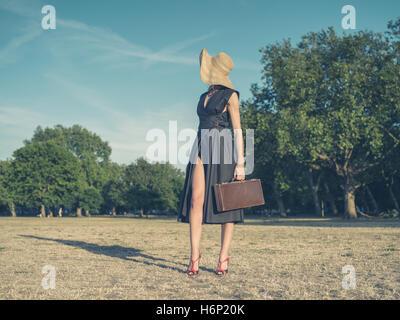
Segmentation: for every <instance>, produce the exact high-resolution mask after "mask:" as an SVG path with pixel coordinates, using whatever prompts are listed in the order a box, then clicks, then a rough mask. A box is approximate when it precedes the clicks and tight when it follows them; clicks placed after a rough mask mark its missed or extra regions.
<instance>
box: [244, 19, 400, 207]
mask: <svg viewBox="0 0 400 320" xmlns="http://www.w3.org/2000/svg"><path fill="white" fill-rule="evenodd" d="M399 25H400V19H399V20H398V21H397V22H391V23H390V24H389V29H390V30H391V31H392V33H390V32H389V34H391V36H387V37H384V36H383V35H382V34H380V33H373V32H364V31H360V32H358V33H355V34H350V35H344V36H342V37H339V36H338V35H337V34H336V33H335V32H334V30H333V28H329V29H328V30H322V31H321V32H317V33H315V32H311V33H309V34H307V35H305V36H303V37H302V39H301V41H300V43H298V45H297V46H295V47H294V46H292V44H291V42H290V40H283V41H282V43H276V44H271V45H268V46H266V47H265V48H262V49H261V50H260V51H261V52H262V55H263V56H262V60H261V62H262V64H263V77H262V80H263V83H262V84H261V86H259V85H253V86H252V92H253V98H252V99H251V100H249V101H248V102H246V103H245V104H244V106H243V119H244V121H245V123H246V125H248V126H249V127H253V128H256V132H255V134H256V136H257V137H256V139H255V144H256V146H255V154H256V163H258V165H259V166H261V168H259V172H260V171H262V174H263V176H264V177H265V178H266V179H267V180H268V181H270V183H271V184H275V185H276V186H277V188H278V191H279V193H281V194H282V193H285V192H287V191H289V190H292V188H293V187H295V186H296V185H297V190H299V187H300V185H301V181H302V179H298V178H299V177H300V176H301V173H300V172H301V171H304V170H307V169H306V168H307V167H310V168H313V169H316V170H320V171H323V170H332V169H333V170H334V172H335V173H336V174H337V175H338V176H339V177H341V184H342V185H343V186H344V191H345V193H346V194H347V195H349V194H354V192H355V190H357V188H358V187H360V186H361V185H363V184H365V181H366V179H365V178H364V177H365V176H366V175H368V174H371V169H372V168H374V167H377V166H379V165H383V163H384V161H385V160H387V158H388V157H389V155H390V154H391V153H393V151H394V150H396V149H398V145H399V139H400V130H399V124H400V86H398V84H399V83H400V64H399V61H400V60H399V50H398V40H399ZM396 41H397V42H396ZM256 165H257V164H256ZM396 167H397V168H398V164H397V163H396ZM390 171H391V173H394V172H396V171H395V170H390ZM258 174H260V173H258ZM375 178H376V175H375ZM296 180H297V182H295V181H296ZM303 182H304V181H303ZM350 198H351V197H350ZM349 201H351V200H349ZM348 209H349V210H350V207H348V208H345V210H348Z"/></svg>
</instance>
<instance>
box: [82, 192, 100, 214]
mask: <svg viewBox="0 0 400 320" xmlns="http://www.w3.org/2000/svg"><path fill="white" fill-rule="evenodd" d="M102 202H103V198H102V196H101V193H100V192H99V191H98V190H97V189H96V188H95V187H87V188H86V189H85V190H83V193H82V195H81V196H80V200H79V207H81V208H83V209H84V210H85V211H90V212H92V211H93V212H97V211H98V210H99V209H100V206H101V204H102Z"/></svg>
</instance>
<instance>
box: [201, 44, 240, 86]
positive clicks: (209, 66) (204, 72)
mask: <svg viewBox="0 0 400 320" xmlns="http://www.w3.org/2000/svg"><path fill="white" fill-rule="evenodd" d="M232 69H233V61H232V59H231V57H230V56H228V55H227V54H226V53H225V52H220V53H218V54H216V55H215V56H214V57H211V56H210V54H209V53H208V52H207V50H206V48H203V50H201V53H200V78H201V80H203V82H205V83H207V84H220V85H223V86H225V87H228V88H231V89H233V90H235V88H234V87H233V84H232V82H231V80H230V79H229V77H228V74H229V72H231V70H232Z"/></svg>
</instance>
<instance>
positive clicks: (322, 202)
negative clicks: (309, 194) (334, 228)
mask: <svg viewBox="0 0 400 320" xmlns="http://www.w3.org/2000/svg"><path fill="white" fill-rule="evenodd" d="M324 210H325V203H324V200H321V216H322V217H325V211H324Z"/></svg>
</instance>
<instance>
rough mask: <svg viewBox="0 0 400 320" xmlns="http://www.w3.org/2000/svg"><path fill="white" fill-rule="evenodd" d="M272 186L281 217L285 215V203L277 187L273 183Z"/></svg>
mask: <svg viewBox="0 0 400 320" xmlns="http://www.w3.org/2000/svg"><path fill="white" fill-rule="evenodd" d="M273 188H274V193H275V199H276V202H277V203H278V207H279V213H280V215H281V217H286V209H285V204H284V203H283V200H282V197H281V195H280V193H279V191H278V189H277V188H276V185H275V183H274V184H273Z"/></svg>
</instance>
